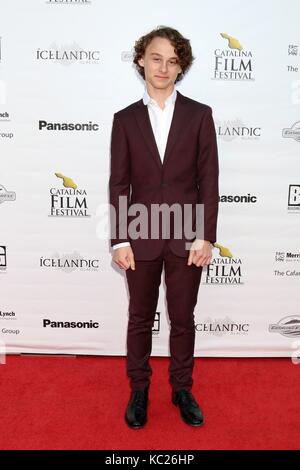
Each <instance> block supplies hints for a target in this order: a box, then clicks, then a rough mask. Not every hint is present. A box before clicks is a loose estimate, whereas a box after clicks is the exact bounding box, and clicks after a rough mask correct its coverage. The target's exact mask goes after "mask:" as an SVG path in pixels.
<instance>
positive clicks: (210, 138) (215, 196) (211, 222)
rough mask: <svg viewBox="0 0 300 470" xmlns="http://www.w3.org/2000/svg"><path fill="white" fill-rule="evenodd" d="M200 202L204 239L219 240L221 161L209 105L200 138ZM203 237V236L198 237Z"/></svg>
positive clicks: (198, 173) (198, 164)
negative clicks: (202, 211)
mask: <svg viewBox="0 0 300 470" xmlns="http://www.w3.org/2000/svg"><path fill="white" fill-rule="evenodd" d="M197 180H198V191H199V196H198V203H200V204H204V232H203V233H204V237H203V238H204V240H207V241H210V242H211V243H215V242H216V240H217V218H218V208H219V162H218V148H217V138H216V131H215V125H214V121H213V117H212V109H211V108H210V107H209V106H208V107H207V109H206V111H205V114H204V116H203V118H202V123H201V127H200V131H199V140H198V162H197ZM197 238H201V237H197Z"/></svg>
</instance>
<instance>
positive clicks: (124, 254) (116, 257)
mask: <svg viewBox="0 0 300 470" xmlns="http://www.w3.org/2000/svg"><path fill="white" fill-rule="evenodd" d="M113 261H114V262H115V263H117V265H118V266H119V267H120V268H121V269H125V270H126V269H128V268H131V269H132V270H133V271H135V262H134V254H133V251H132V248H131V247H130V246H124V247H122V248H117V249H116V250H113Z"/></svg>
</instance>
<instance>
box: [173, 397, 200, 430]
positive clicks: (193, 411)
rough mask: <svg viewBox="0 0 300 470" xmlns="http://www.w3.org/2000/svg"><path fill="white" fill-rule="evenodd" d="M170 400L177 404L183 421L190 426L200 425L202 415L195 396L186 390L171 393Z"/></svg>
mask: <svg viewBox="0 0 300 470" xmlns="http://www.w3.org/2000/svg"><path fill="white" fill-rule="evenodd" d="M172 402H173V403H174V405H175V406H179V409H180V414H181V417H182V419H183V421H184V422H185V423H186V424H189V425H190V426H202V425H203V424H204V416H203V413H202V410H201V409H200V407H199V405H198V403H197V402H196V400H195V398H194V397H193V395H192V394H191V392H189V391H188V390H180V391H179V392H173V393H172Z"/></svg>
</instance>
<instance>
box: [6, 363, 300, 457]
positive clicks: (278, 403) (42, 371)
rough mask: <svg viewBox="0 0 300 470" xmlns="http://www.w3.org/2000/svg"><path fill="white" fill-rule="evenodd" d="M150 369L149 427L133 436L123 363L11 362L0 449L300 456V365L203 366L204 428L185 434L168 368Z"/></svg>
mask: <svg viewBox="0 0 300 470" xmlns="http://www.w3.org/2000/svg"><path fill="white" fill-rule="evenodd" d="M151 364H152V368H153V376H152V386H151V389H150V403H149V422H148V425H147V426H146V427H145V428H144V429H141V430H131V429H129V428H128V427H127V426H126V424H125V423H124V420H123V415H124V409H125V406H126V404H127V401H128V398H129V388H128V383H127V379H126V375H125V361H124V358H120V357H113V358H111V357H77V358H75V357H40V356H37V357H24V356H23V357H20V356H8V357H7V363H6V364H4V365H0V374H1V385H0V396H1V407H0V422H1V430H2V432H1V437H0V448H1V449H153V450H156V449H157V450H159V449H188V450H191V449H299V447H300V401H299V389H300V364H299V365H298V366H297V365H294V364H293V363H292V362H291V360H290V359H255V358H251V359H250V358H249V359H242V358H241V359H231V358H224V359H219V358H215V359H214V358H204V359H202V358H201V359H197V360H196V367H195V375H194V378H195V384H194V388H193V393H194V395H195V397H196V398H197V399H198V401H199V403H200V404H201V406H202V408H203V410H204V413H205V417H206V424H205V425H204V427H203V428H190V427H189V426H187V425H186V424H184V423H183V422H182V421H181V420H180V418H179V411H178V409H177V408H175V406H174V405H173V404H172V403H171V402H170V386H169V384H168V378H167V370H168V359H167V358H152V362H151Z"/></svg>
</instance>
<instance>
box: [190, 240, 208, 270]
mask: <svg viewBox="0 0 300 470" xmlns="http://www.w3.org/2000/svg"><path fill="white" fill-rule="evenodd" d="M211 260H212V244H211V243H210V242H208V241H207V240H195V241H194V242H193V243H192V246H191V249H190V255H189V259H188V263H187V264H188V266H191V265H192V264H195V265H196V266H197V267H198V268H199V267H200V266H202V267H203V266H207V265H208V264H210V262H211Z"/></svg>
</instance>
